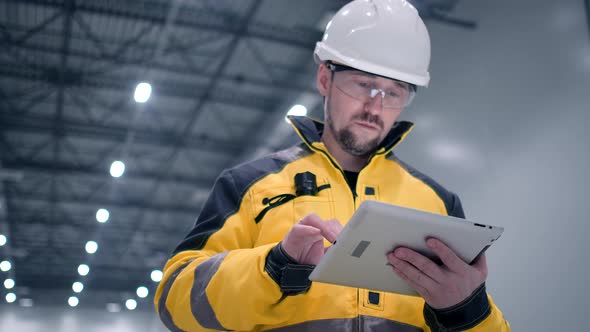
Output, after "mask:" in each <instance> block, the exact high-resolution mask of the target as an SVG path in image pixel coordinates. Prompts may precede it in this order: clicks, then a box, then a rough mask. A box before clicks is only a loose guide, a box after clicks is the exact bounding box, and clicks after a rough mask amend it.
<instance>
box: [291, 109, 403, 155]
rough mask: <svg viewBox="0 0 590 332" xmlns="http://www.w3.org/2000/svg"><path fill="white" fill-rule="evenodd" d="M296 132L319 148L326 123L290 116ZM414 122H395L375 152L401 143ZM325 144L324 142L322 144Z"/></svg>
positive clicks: (304, 117)
mask: <svg viewBox="0 0 590 332" xmlns="http://www.w3.org/2000/svg"><path fill="white" fill-rule="evenodd" d="M288 119H289V120H290V121H291V124H292V125H293V128H294V129H295V132H297V134H298V135H299V137H301V139H302V140H303V141H304V142H305V144H307V145H308V146H310V148H312V149H314V148H317V144H314V143H320V142H321V137H322V132H323V131H324V123H323V122H321V121H319V120H316V119H312V118H309V117H306V116H292V115H290V116H288ZM413 126H414V124H413V123H412V122H409V121H398V122H396V123H394V125H393V128H391V130H390V131H389V133H388V134H387V136H385V139H384V140H383V142H381V145H380V146H379V148H378V149H377V151H376V152H375V154H387V153H389V152H390V151H391V150H393V148H394V147H395V146H396V145H397V144H399V143H400V142H401V141H402V140H403V139H404V138H405V137H406V135H408V134H409V133H410V131H411V130H412V127H413ZM322 145H323V144H322Z"/></svg>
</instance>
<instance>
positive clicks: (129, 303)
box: [125, 299, 137, 310]
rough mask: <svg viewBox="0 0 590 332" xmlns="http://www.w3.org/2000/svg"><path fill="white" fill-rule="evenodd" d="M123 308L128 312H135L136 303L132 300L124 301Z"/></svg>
mask: <svg viewBox="0 0 590 332" xmlns="http://www.w3.org/2000/svg"><path fill="white" fill-rule="evenodd" d="M125 307H127V309H129V310H135V308H137V301H135V300H134V299H129V300H127V301H125Z"/></svg>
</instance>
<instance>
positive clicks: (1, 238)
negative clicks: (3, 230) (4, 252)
mask: <svg viewBox="0 0 590 332" xmlns="http://www.w3.org/2000/svg"><path fill="white" fill-rule="evenodd" d="M5 244H6V236H5V235H4V234H0V247H2V246H3V245H5Z"/></svg>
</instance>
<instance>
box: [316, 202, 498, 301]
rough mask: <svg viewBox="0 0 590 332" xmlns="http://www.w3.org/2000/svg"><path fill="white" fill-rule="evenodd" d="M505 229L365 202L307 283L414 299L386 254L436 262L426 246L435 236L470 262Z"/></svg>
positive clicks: (379, 203) (410, 289)
mask: <svg viewBox="0 0 590 332" xmlns="http://www.w3.org/2000/svg"><path fill="white" fill-rule="evenodd" d="M503 231H504V229H503V228H502V227H496V226H488V225H482V224H477V223H473V222H470V221H467V220H465V219H460V218H455V217H449V216H443V215H439V214H433V213H429V212H424V211H420V210H415V209H410V208H405V207H401V206H396V205H391V204H386V203H382V202H377V201H365V202H363V203H362V204H361V205H360V206H359V208H358V209H357V211H356V212H355V214H354V215H353V216H352V218H351V219H350V221H349V222H348V224H346V226H345V227H344V229H343V230H342V232H341V233H340V235H339V236H338V238H337V240H336V244H334V245H333V246H332V247H330V249H329V250H328V251H327V252H326V254H325V255H324V257H323V258H322V260H321V261H320V263H319V264H318V265H317V266H316V267H315V269H314V270H313V272H312V273H311V275H310V277H309V279H310V280H312V281H317V282H325V283H330V284H337V285H343V286H351V287H359V288H366V289H372V290H379V291H385V292H392V293H399V294H405V295H418V294H417V293H416V292H415V291H414V290H413V289H412V288H411V287H410V286H409V285H408V284H407V283H406V282H405V281H404V280H403V279H401V278H399V277H398V276H397V275H396V274H395V273H394V272H393V270H392V268H391V267H390V266H388V265H387V263H388V262H387V258H386V257H385V256H386V254H387V253H389V252H391V251H392V250H393V249H394V248H397V247H400V246H403V247H408V248H410V249H414V250H416V251H418V252H420V253H422V254H423V255H425V256H427V257H429V258H431V259H433V260H435V261H436V262H437V263H440V260H438V258H437V257H436V255H434V253H432V251H431V250H430V249H429V248H428V247H427V246H426V241H425V240H426V239H428V238H430V237H435V238H437V239H439V240H441V241H442V242H444V243H446V244H447V245H448V246H449V247H450V248H451V249H452V250H453V251H454V252H455V253H457V255H458V256H459V257H460V258H461V259H463V260H464V261H465V262H469V263H471V262H472V261H473V260H474V259H475V258H476V257H477V256H478V255H479V254H480V253H482V252H483V251H485V250H486V249H487V248H488V247H489V246H490V245H491V244H492V243H493V242H494V241H496V240H497V239H498V238H499V237H500V235H501V234H502V232H503Z"/></svg>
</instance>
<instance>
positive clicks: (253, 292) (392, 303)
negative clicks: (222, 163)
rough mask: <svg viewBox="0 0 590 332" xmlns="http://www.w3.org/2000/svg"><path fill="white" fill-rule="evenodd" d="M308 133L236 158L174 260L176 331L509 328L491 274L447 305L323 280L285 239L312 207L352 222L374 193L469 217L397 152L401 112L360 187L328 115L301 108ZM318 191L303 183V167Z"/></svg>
mask: <svg viewBox="0 0 590 332" xmlns="http://www.w3.org/2000/svg"><path fill="white" fill-rule="evenodd" d="M291 121H292V123H293V125H294V127H295V129H296V131H297V133H298V135H299V136H300V137H301V138H302V140H303V143H301V144H299V145H296V146H294V147H292V148H290V149H287V150H283V151H280V152H277V153H275V154H271V155H269V156H267V157H264V158H262V159H258V160H255V161H252V162H248V163H245V164H242V165H239V166H237V167H235V168H232V169H229V170H225V171H224V172H222V174H221V175H220V176H219V177H218V179H217V180H216V183H215V185H214V187H213V189H212V192H211V194H210V196H209V198H208V200H207V201H206V203H205V205H204V206H203V209H202V211H201V213H200V215H199V217H198V219H197V221H196V223H195V226H194V228H193V229H192V230H191V232H190V233H189V234H188V235H187V237H186V238H185V239H184V240H183V241H182V242H181V243H180V245H179V246H178V247H177V248H176V250H175V252H174V254H173V255H172V257H171V258H170V259H169V260H168V262H167V263H166V265H165V267H164V277H163V279H162V281H161V283H160V285H159V287H158V290H157V292H156V295H155V300H154V302H155V307H156V310H157V311H158V313H159V315H160V318H161V319H162V321H163V322H164V324H165V325H166V326H167V327H168V328H169V329H170V330H171V331H214V330H231V331H266V330H274V331H404V332H410V331H412V332H413V331H456V330H469V331H490V332H491V331H494V332H498V331H509V330H510V327H509V324H508V323H507V321H506V320H505V319H504V318H503V316H502V313H501V312H500V310H499V309H498V308H497V307H496V306H495V305H494V303H493V302H492V299H491V298H490V297H489V296H488V295H487V294H486V291H485V285H482V287H480V288H479V289H478V290H477V291H476V292H475V293H474V294H473V295H472V296H471V297H470V298H469V299H468V300H466V301H465V302H464V303H461V304H459V305H457V306H455V307H454V308H450V309H448V310H445V311H437V310H433V309H432V308H430V307H429V306H428V305H425V303H424V300H423V299H422V298H420V297H412V296H403V295H398V294H392V293H383V292H375V291H370V290H367V289H358V288H351V287H343V286H336V285H330V284H323V283H311V282H310V281H309V280H308V279H307V276H308V275H309V273H310V270H311V268H313V267H310V266H306V265H298V264H295V262H293V261H291V260H290V259H289V257H288V256H286V255H284V253H283V252H282V251H281V250H280V248H281V247H280V246H278V245H277V244H278V243H279V242H280V241H281V240H282V239H283V237H284V236H285V234H286V233H287V231H289V229H291V227H292V226H293V225H294V224H295V223H296V222H298V221H299V220H300V219H301V218H303V217H304V216H305V215H307V214H309V213H312V212H314V213H316V214H318V215H319V216H320V217H321V218H322V219H324V220H327V219H332V218H336V219H338V220H339V221H340V222H341V223H343V224H344V223H346V221H348V220H349V219H350V217H351V216H352V214H353V213H354V211H355V209H356V208H357V207H358V206H359V205H360V204H361V203H362V202H363V201H364V200H367V199H372V200H380V201H383V202H387V203H392V204H397V205H402V206H406V207H411V208H415V209H420V210H424V211H429V212H433V213H439V214H443V215H453V216H457V217H464V215H463V209H462V207H461V203H460V201H459V198H458V197H457V196H456V195H455V194H453V193H451V192H449V191H447V190H445V189H444V188H443V187H442V186H440V185H439V184H437V183H436V182H434V181H433V180H432V179H430V178H428V177H427V176H425V175H423V174H421V173H419V172H418V171H416V170H415V169H413V168H411V167H410V166H409V165H407V164H405V163H403V162H402V161H400V160H399V159H398V158H397V157H396V156H395V155H394V153H393V152H392V149H393V148H394V146H395V145H397V144H398V143H399V142H400V141H401V140H402V139H403V138H404V137H405V136H406V135H407V133H408V132H409V131H410V129H411V128H412V124H411V123H409V122H398V123H396V125H395V126H394V128H393V129H392V130H391V132H390V133H389V134H388V136H387V137H386V139H385V140H384V142H383V144H382V145H381V147H380V149H379V150H378V151H377V152H376V153H375V155H374V156H373V157H372V158H371V160H370V162H369V163H368V164H367V166H366V167H364V168H363V169H362V170H361V171H360V173H359V174H358V181H357V184H356V190H354V191H353V190H351V188H350V187H349V185H348V184H347V181H346V179H345V176H344V172H343V170H342V168H341V167H340V166H339V165H338V163H337V162H336V161H335V160H334V159H333V158H332V157H331V156H330V154H329V153H328V151H327V150H326V147H325V146H324V144H323V143H322V142H321V141H320V136H321V131H322V130H323V124H322V123H320V122H317V121H314V120H311V119H309V118H305V117H291ZM305 172H309V173H312V174H314V175H315V177H316V181H317V188H318V191H317V193H316V194H315V195H314V196H312V195H299V196H298V195H297V194H296V186H295V182H294V178H295V175H296V174H299V173H305Z"/></svg>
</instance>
